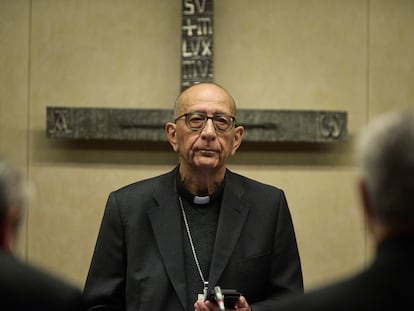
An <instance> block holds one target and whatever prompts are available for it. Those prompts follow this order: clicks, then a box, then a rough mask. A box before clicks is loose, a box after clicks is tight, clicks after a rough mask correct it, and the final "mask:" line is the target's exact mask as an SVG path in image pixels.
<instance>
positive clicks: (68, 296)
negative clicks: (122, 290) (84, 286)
mask: <svg viewBox="0 0 414 311" xmlns="http://www.w3.org/2000/svg"><path fill="white" fill-rule="evenodd" d="M25 201H26V190H25V186H24V184H23V181H22V178H21V176H20V174H19V173H18V172H17V170H15V169H14V168H13V167H12V166H11V164H10V163H9V162H8V161H7V160H6V159H5V158H4V157H2V156H0V309H1V310H14V311H27V310H35V311H37V310H42V311H52V310H53V311H55V310H60V311H75V310H79V311H80V310H82V300H81V292H80V290H79V289H77V288H76V287H73V286H72V285H69V284H66V283H65V282H63V281H61V280H59V279H57V278H56V277H54V276H51V275H49V274H46V273H45V272H43V271H41V270H39V269H38V268H35V267H32V266H29V265H27V264H25V263H23V262H21V261H20V260H19V259H18V258H16V257H14V256H13V255H12V253H13V249H14V245H15V242H16V237H17V231H18V227H19V223H20V219H21V217H22V213H23V208H24V205H25Z"/></svg>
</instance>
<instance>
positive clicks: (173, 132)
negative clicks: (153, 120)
mask: <svg viewBox="0 0 414 311" xmlns="http://www.w3.org/2000/svg"><path fill="white" fill-rule="evenodd" d="M165 134H166V135H167V139H168V142H169V143H170V145H171V146H172V148H173V150H174V151H175V152H178V144H177V125H176V124H175V123H172V122H168V123H167V124H165Z"/></svg>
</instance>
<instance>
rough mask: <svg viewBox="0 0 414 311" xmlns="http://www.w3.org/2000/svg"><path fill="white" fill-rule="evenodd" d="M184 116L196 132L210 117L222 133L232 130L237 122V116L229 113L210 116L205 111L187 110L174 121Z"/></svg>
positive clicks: (188, 125)
mask: <svg viewBox="0 0 414 311" xmlns="http://www.w3.org/2000/svg"><path fill="white" fill-rule="evenodd" d="M182 117H185V124H186V125H187V127H188V128H189V129H190V130H192V131H194V132H196V131H202V130H203V129H204V127H205V126H206V124H207V121H208V120H209V119H210V120H211V121H213V125H214V128H215V129H216V131H217V132H221V133H223V132H226V131H228V130H230V129H231V128H232V127H233V126H234V124H235V123H236V118H235V117H233V116H230V115H228V114H224V113H218V114H215V115H214V116H212V117H208V116H207V115H206V114H205V113H204V112H187V113H184V114H182V115H180V116H178V117H177V118H175V120H174V122H175V123H177V120H178V119H181V118H182Z"/></svg>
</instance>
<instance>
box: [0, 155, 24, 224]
mask: <svg viewBox="0 0 414 311" xmlns="http://www.w3.org/2000/svg"><path fill="white" fill-rule="evenodd" d="M27 195H28V194H27V188H26V185H25V182H24V180H23V177H22V176H21V174H20V172H19V171H17V169H16V168H15V167H14V166H13V165H12V164H11V163H10V162H9V161H8V160H7V159H6V158H5V157H4V156H3V155H0V223H1V222H2V221H4V219H5V217H6V215H7V213H8V211H9V209H11V208H12V207H13V206H15V207H16V208H18V209H19V210H20V213H22V210H23V208H24V206H25V205H26V201H27Z"/></svg>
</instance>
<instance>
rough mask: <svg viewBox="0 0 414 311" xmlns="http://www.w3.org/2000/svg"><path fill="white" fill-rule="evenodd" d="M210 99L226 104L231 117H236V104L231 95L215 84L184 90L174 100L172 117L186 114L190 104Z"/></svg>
mask: <svg viewBox="0 0 414 311" xmlns="http://www.w3.org/2000/svg"><path fill="white" fill-rule="evenodd" d="M206 98H211V99H214V100H216V101H220V102H223V103H226V104H228V106H229V109H230V112H231V114H232V115H234V116H235V115H236V113H237V108H236V102H235V100H234V99H233V97H232V96H231V94H230V93H229V92H228V91H227V90H226V89H225V88H223V87H222V86H220V85H218V84H216V83H204V82H203V83H197V84H194V85H192V86H190V87H189V88H187V89H185V90H184V91H183V92H182V93H181V94H180V95H179V96H178V97H177V99H176V101H175V107H174V115H175V116H178V115H180V114H182V113H184V112H186V111H185V110H186V107H187V106H188V105H189V104H190V103H197V102H198V101H201V100H205V99H206Z"/></svg>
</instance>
